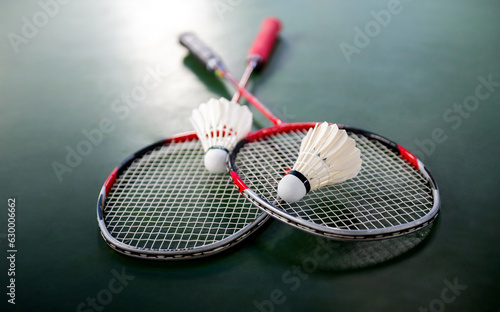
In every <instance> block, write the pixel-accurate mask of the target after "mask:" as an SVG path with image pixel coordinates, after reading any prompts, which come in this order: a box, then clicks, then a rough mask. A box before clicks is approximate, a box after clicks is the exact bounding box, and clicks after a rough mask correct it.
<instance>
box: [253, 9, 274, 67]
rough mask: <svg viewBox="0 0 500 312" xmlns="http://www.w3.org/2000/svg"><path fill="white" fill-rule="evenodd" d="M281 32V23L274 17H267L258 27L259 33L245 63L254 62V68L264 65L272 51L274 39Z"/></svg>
mask: <svg viewBox="0 0 500 312" xmlns="http://www.w3.org/2000/svg"><path fill="white" fill-rule="evenodd" d="M280 30H281V22H280V20H279V19H277V18H275V17H268V18H266V19H265V20H264V21H262V24H261V26H260V30H259V33H258V34H257V37H256V38H255V40H254V42H253V43H252V46H251V47H250V50H248V53H247V63H250V62H255V65H256V67H260V66H262V65H264V63H266V62H267V60H268V59H269V55H270V54H271V51H272V50H273V46H274V43H275V42H276V38H277V37H278V34H279V32H280Z"/></svg>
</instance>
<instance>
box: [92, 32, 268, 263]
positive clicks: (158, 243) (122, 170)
mask: <svg viewBox="0 0 500 312" xmlns="http://www.w3.org/2000/svg"><path fill="white" fill-rule="evenodd" d="M276 35H277V33H276ZM258 38H261V39H260V40H257V41H256V42H257V44H259V45H261V46H265V47H267V50H261V51H260V52H262V51H264V52H265V51H268V52H267V53H270V51H271V49H272V46H273V45H274V41H275V37H274V38H273V37H270V36H264V37H262V36H258ZM255 44H256V43H255V42H254V45H255ZM258 52H259V51H258ZM214 56H215V55H214ZM215 57H217V56H215ZM267 57H268V55H266V54H264V53H261V58H262V60H267ZM260 65H263V62H261V63H260ZM244 78H245V77H244ZM246 81H248V78H245V79H244V80H243V81H242V86H244V85H245V84H246ZM203 156H204V151H203V148H202V145H201V143H200V141H199V140H198V137H197V136H196V134H195V133H194V132H187V133H183V134H179V135H176V136H173V137H170V138H167V139H164V140H161V141H159V142H156V143H154V144H152V145H149V146H147V147H145V148H143V149H141V150H140V151H138V152H136V153H134V154H132V155H131V156H129V157H128V158H127V159H126V160H125V161H123V162H122V163H121V164H120V165H118V167H116V168H115V169H114V170H113V172H112V173H111V174H110V175H109V177H108V178H107V179H106V181H105V183H104V185H103V187H102V189H101V192H100V194H99V197H98V201H97V221H98V224H99V228H100V231H101V234H102V237H103V238H104V241H105V242H106V243H107V244H108V245H109V246H110V247H111V248H112V249H114V250H116V251H117V252H119V253H122V254H125V255H128V256H132V257H137V258H145V259H155V260H175V259H192V258H199V257H204V256H208V255H212V254H216V253H219V252H221V251H223V250H226V249H228V248H230V247H231V246H234V245H236V244H237V243H239V242H241V241H242V240H243V239H244V238H246V237H248V236H249V235H250V234H251V233H253V232H255V231H256V230H257V229H258V228H259V227H260V226H262V225H263V224H264V223H265V221H266V220H267V219H268V215H267V214H265V213H263V212H262V211H260V210H259V209H257V208H256V207H255V206H253V205H252V204H251V203H249V202H247V201H246V200H245V199H244V198H243V197H242V196H240V194H239V193H238V192H237V190H235V188H234V187H233V185H232V183H231V179H230V178H229V177H228V176H227V175H214V174H210V173H208V172H207V170H206V169H205V166H204V164H203Z"/></svg>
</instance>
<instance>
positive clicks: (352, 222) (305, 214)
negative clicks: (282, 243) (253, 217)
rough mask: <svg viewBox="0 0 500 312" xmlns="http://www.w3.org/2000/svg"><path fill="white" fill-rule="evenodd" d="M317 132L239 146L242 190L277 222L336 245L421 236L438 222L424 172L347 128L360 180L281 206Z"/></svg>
mask: <svg viewBox="0 0 500 312" xmlns="http://www.w3.org/2000/svg"><path fill="white" fill-rule="evenodd" d="M315 125H316V123H292V124H285V125H277V126H273V127H269V128H266V129H262V130H260V131H257V132H255V133H253V134H251V135H249V136H248V137H247V138H246V139H244V140H242V141H240V142H239V143H238V144H237V146H236V147H235V148H234V149H233V151H232V152H231V153H230V157H229V162H230V166H231V170H232V171H231V177H232V178H233V182H234V183H235V185H236V187H237V188H238V190H239V191H240V192H241V193H242V194H244V195H245V197H247V198H248V199H249V200H250V201H251V202H253V203H254V204H255V205H256V206H257V207H259V208H260V209H262V210H263V211H265V212H266V213H268V214H270V215H271V216H273V217H274V218H276V219H278V220H280V221H283V222H285V223H287V224H290V225H292V226H294V227H296V228H299V229H302V230H305V231H307V232H310V233H313V234H316V235H319V236H323V237H328V238H332V239H337V240H377V239H384V238H390V237H397V236H401V235H405V234H408V233H411V232H414V231H417V230H419V229H422V228H424V227H426V226H428V225H429V224H430V223H431V222H432V221H433V220H434V219H435V218H436V217H437V215H438V213H439V209H440V196H439V190H438V186H437V184H436V182H435V181H434V179H433V177H432V175H431V173H430V172H429V170H428V169H427V168H426V167H425V165H424V164H423V163H422V162H421V161H420V160H419V159H417V158H416V157H415V156H414V155H412V154H411V153H410V152H408V151H407V150H406V149H404V148H403V147H402V146H400V145H398V144H397V143H395V142H393V141H391V140H389V139H387V138H385V137H382V136H380V135H377V134H375V133H372V132H369V131H365V130H362V129H358V128H354V127H349V126H345V125H338V126H339V128H340V129H344V130H346V132H347V133H348V135H349V137H351V138H353V139H354V140H356V146H357V147H358V148H359V149H360V150H361V159H362V160H363V165H362V168H361V171H360V173H359V174H358V176H357V177H355V178H353V179H351V180H348V181H346V182H343V183H339V184H335V185H330V186H327V187H322V188H320V189H318V190H315V191H311V192H310V193H308V194H307V195H306V196H305V197H304V198H303V199H302V200H300V201H298V202H296V203H292V204H288V203H286V202H279V203H276V202H275V199H276V197H277V186H278V182H279V181H280V180H281V178H282V177H283V176H284V175H285V174H286V172H287V169H288V170H289V168H291V167H292V166H293V164H294V162H295V160H296V159H297V157H298V153H299V149H300V143H301V141H302V138H303V137H304V136H305V135H306V133H307V131H308V130H309V129H311V128H313V127H314V126H315Z"/></svg>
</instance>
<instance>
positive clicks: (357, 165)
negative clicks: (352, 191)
mask: <svg viewBox="0 0 500 312" xmlns="http://www.w3.org/2000/svg"><path fill="white" fill-rule="evenodd" d="M360 154H361V153H360V151H359V149H358V148H357V147H356V141H354V140H353V139H351V138H349V136H348V135H347V133H346V132H345V130H339V128H338V127H337V125H335V124H332V125H329V124H328V123H327V122H324V123H322V124H321V125H319V124H316V126H315V127H314V128H313V129H309V131H308V132H307V135H306V136H305V137H304V138H303V139H302V143H301V144H300V151H299V157H298V158H297V161H296V162H295V164H294V165H293V168H292V170H290V172H288V174H287V175H285V177H283V179H281V181H280V182H279V184H278V196H279V197H280V198H281V199H283V200H284V201H286V202H288V203H293V202H296V201H299V200H300V199H302V198H303V197H304V196H305V195H306V194H307V193H308V192H309V191H313V190H316V189H318V188H320V187H322V186H325V185H330V184H335V183H340V182H343V181H346V180H348V179H351V178H354V177H355V176H356V175H357V174H358V172H359V171H360V170H361V158H360Z"/></svg>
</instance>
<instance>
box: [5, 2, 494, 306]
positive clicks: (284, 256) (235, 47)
mask: <svg viewBox="0 0 500 312" xmlns="http://www.w3.org/2000/svg"><path fill="white" fill-rule="evenodd" d="M267 16H276V17H278V18H280V19H281V20H282V22H283V30H282V33H281V36H280V40H279V42H278V44H277V46H276V49H275V51H274V53H273V55H272V57H271V59H270V61H269V64H268V65H267V66H266V67H265V68H264V69H263V70H262V71H261V72H259V73H258V74H256V75H255V76H253V80H252V82H251V84H250V86H249V88H250V89H251V90H252V91H253V92H254V93H255V94H256V95H257V96H258V97H259V99H260V100H262V101H263V102H265V103H267V104H268V105H269V106H270V107H271V108H272V110H273V112H274V113H276V114H277V115H278V116H279V117H280V118H283V119H286V120H289V121H292V122H298V121H323V120H327V121H330V122H338V123H342V124H347V125H352V126H355V127H359V128H363V129H367V130H371V131H373V132H376V133H379V134H381V135H384V136H386V137H388V138H390V139H392V140H394V141H396V142H398V143H400V144H401V145H403V146H404V147H406V148H407V149H408V150H410V151H412V152H413V153H414V154H415V155H417V156H418V157H419V158H420V159H421V160H422V161H423V162H424V163H425V164H426V165H427V166H428V167H429V169H430V171H431V172H432V174H433V175H434V178H435V179H436V181H437V183H438V185H439V187H440V192H441V199H442V207H441V213H440V216H439V218H438V220H437V221H436V222H435V223H434V225H433V227H432V229H429V230H428V231H424V232H421V233H418V234H415V235H413V236H409V237H405V238H402V239H395V240H387V241H379V242H371V243H361V242H355V243H341V242H335V241H325V240H318V239H317V238H316V237H314V236H311V235H309V234H307V233H305V232H302V231H300V230H297V229H294V228H291V227H289V226H286V225H285V224H282V223H281V222H279V221H271V222H270V223H269V224H267V225H266V226H265V227H264V228H262V229H261V230H260V231H258V232H257V233H255V234H254V235H253V236H252V237H250V238H249V239H247V240H246V241H244V242H242V243H241V244H239V245H238V246H237V247H235V248H234V249H231V250H228V251H226V252H224V253H221V254H219V255H216V256H213V257H209V258H205V259H200V260H194V261H185V262H182V261H180V262H150V261H144V260H139V259H133V258H129V257H126V256H123V255H121V254H118V253H116V252H115V251H113V250H112V249H111V248H109V247H108V246H107V245H106V243H105V242H104V241H103V239H102V238H101V236H100V233H99V228H98V225H97V221H96V202H97V197H98V194H99V191H100V189H101V187H102V185H103V183H104V180H105V179H106V177H107V176H108V175H109V173H110V172H111V171H112V170H113V169H114V167H115V166H116V165H117V164H119V163H120V162H121V161H122V160H124V159H125V158H126V157H127V156H128V155H130V154H131V153H133V152H135V151H137V150H138V149H140V148H141V147H144V146H146V145H149V144H151V143H153V142H155V141H157V140H160V139H162V138H166V137H169V136H172V135H174V134H176V133H180V132H184V131H189V130H191V126H190V124H189V122H188V116H189V115H190V113H191V111H192V109H194V108H195V107H197V106H198V105H199V104H200V103H202V102H205V101H207V100H208V99H209V98H211V97H220V96H224V97H230V96H231V94H232V89H231V88H230V86H228V85H226V84H225V83H223V82H221V81H219V80H218V79H217V78H216V77H214V76H213V75H212V74H210V73H208V72H206V71H205V69H204V68H203V67H202V66H200V65H199V64H198V63H197V62H196V61H195V60H194V59H193V58H192V57H188V56H187V52H186V50H185V49H184V48H183V47H182V46H180V45H179V44H178V36H179V34H180V33H182V32H184V31H192V32H195V33H196V34H198V36H199V37H200V38H202V39H203V40H204V41H206V42H207V43H209V44H210V46H212V47H213V48H214V49H215V50H216V51H217V52H218V54H219V55H220V56H221V57H222V58H223V60H224V62H225V64H226V65H227V66H228V68H230V69H231V71H232V72H233V74H234V76H236V77H239V76H241V74H242V73H243V70H244V65H245V63H244V60H245V56H246V51H247V49H248V47H249V46H250V44H251V43H252V41H253V37H254V35H255V34H256V32H257V30H258V28H259V25H260V22H261V20H262V19H263V18H265V17H267ZM499 16H500V3H499V2H498V1H495V0H484V1H467V0H458V1H452V0H444V1H429V0H424V1H411V0H400V1H398V0H376V1H337V0H336V1H326V0H324V1H314V2H312V1H310V2H309V1H295V0H294V1H284V0H278V1H263V0H254V1H241V0H208V1H175V2H174V1H170V2H167V1H128V0H126V1H118V0H115V1H76V0H73V1H68V0H64V1H63V0H41V1H39V2H37V1H30V2H26V1H8V2H3V3H2V4H1V10H0V30H1V32H0V34H1V36H2V38H3V39H2V40H0V162H1V165H0V195H1V196H0V247H1V248H0V254H1V255H2V256H1V257H0V258H1V260H0V281H1V285H0V286H1V287H2V289H3V295H2V296H1V298H2V299H1V301H0V310H1V311H81V312H84V311H85V312H89V311H154V310H158V311H499V310H500V297H499V294H500V286H499V280H500V238H499V237H500V227H499V225H498V224H499V222H500V209H499V204H498V203H499V202H500V196H499V186H500V183H499V182H500V178H499V176H500V167H499V162H498V160H499V155H500V146H499V139H498V138H499V136H500V130H499V122H498V119H499V118H500V106H499V105H500V41H499V36H498V35H499V32H498V31H499V29H500V18H499ZM146 77H152V79H154V81H155V82H157V83H156V84H154V86H152V87H151V88H149V89H148V90H147V91H146V92H142V93H141V90H145V89H144V88H142V89H141V88H139V87H140V86H142V84H143V82H144V79H146ZM148 79H149V78H148ZM254 112H255V114H254V115H255V122H254V125H255V126H254V129H257V128H260V127H265V126H268V125H270V123H269V122H268V121H266V119H265V118H264V117H263V116H261V115H260V114H259V113H258V112H256V111H254ZM92 131H93V133H96V131H98V132H100V133H101V134H102V136H96V137H95V139H94V140H93V141H92V140H90V139H89V138H88V136H87V135H86V134H88V133H89V132H92ZM82 142H87V143H82ZM77 150H79V151H80V152H79V153H78V154H77V155H74V154H73V153H74V151H77ZM72 151H73V152H72ZM14 200H15V203H14ZM9 205H11V206H13V207H14V208H15V234H16V236H15V239H16V240H15V244H14V246H9V245H8V244H9V237H8V235H7V234H8V231H9V229H10V228H12V227H13V226H12V225H11V226H9V225H8V221H9V215H8V213H9ZM11 210H12V209H11ZM11 221H13V220H11ZM318 246H322V247H321V248H323V251H324V254H326V255H328V257H326V258H325V257H321V259H319V258H315V255H317V252H318V250H317V248H320V247H318ZM11 247H14V248H15V250H16V252H15V253H14V252H9V250H11V249H12V248H11ZM11 254H14V257H12V256H11ZM13 259H15V260H13ZM12 268H13V270H11V269H12ZM9 270H10V271H9ZM11 272H14V273H15V276H9V274H12V273H11ZM11 278H15V280H14V285H15V288H14V287H9V286H11V283H12V282H11V280H10V279H11ZM12 289H14V290H15V305H13V304H11V303H9V302H8V300H9V299H12V298H11V297H10V295H8V293H10V291H11V290H12Z"/></svg>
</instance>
